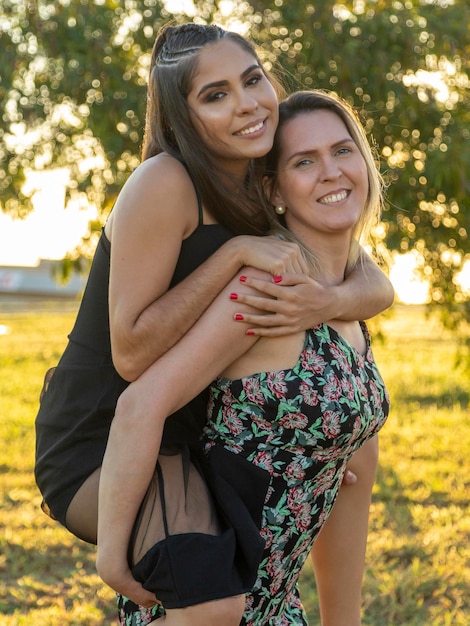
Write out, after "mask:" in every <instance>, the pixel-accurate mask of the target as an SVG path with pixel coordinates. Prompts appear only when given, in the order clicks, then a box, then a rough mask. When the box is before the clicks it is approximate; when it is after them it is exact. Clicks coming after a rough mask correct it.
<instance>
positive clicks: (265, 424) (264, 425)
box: [250, 413, 273, 431]
mask: <svg viewBox="0 0 470 626" xmlns="http://www.w3.org/2000/svg"><path fill="white" fill-rule="evenodd" d="M250 418H251V421H252V422H253V424H256V426H258V428H260V429H261V430H264V431H271V430H272V428H273V425H272V422H270V421H269V420H267V419H265V418H264V417H262V416H261V415H256V414H255V413H251V414H250Z"/></svg>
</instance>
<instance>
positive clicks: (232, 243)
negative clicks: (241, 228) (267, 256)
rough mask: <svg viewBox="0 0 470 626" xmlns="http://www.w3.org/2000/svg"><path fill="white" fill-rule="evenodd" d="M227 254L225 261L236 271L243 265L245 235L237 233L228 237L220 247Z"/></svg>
mask: <svg viewBox="0 0 470 626" xmlns="http://www.w3.org/2000/svg"><path fill="white" fill-rule="evenodd" d="M220 250H221V251H224V252H225V254H226V255H227V261H228V263H229V264H230V267H231V268H232V269H233V270H234V272H237V271H238V270H239V269H241V268H242V267H244V266H245V258H246V250H247V241H246V236H245V235H237V236H236V237H232V239H229V240H228V241H227V242H226V243H224V245H223V246H222V247H221V248H220Z"/></svg>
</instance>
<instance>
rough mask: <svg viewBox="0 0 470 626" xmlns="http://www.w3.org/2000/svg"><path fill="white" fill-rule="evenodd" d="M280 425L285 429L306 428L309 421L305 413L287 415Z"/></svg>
mask: <svg viewBox="0 0 470 626" xmlns="http://www.w3.org/2000/svg"><path fill="white" fill-rule="evenodd" d="M279 423H280V424H281V426H282V427H283V428H306V427H307V424H308V419H307V416H306V415H304V414H303V413H287V414H286V415H283V416H282V417H281V419H280V420H279Z"/></svg>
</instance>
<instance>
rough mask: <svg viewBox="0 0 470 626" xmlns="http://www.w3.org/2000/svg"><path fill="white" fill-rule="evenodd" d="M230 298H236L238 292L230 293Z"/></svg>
mask: <svg viewBox="0 0 470 626" xmlns="http://www.w3.org/2000/svg"><path fill="white" fill-rule="evenodd" d="M230 300H238V293H231V294H230Z"/></svg>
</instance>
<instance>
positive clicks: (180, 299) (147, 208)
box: [106, 155, 304, 380]
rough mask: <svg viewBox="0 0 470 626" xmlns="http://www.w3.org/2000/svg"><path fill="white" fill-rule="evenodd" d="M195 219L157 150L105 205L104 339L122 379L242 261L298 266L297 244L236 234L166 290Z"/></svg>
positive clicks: (183, 324)
mask: <svg viewBox="0 0 470 626" xmlns="http://www.w3.org/2000/svg"><path fill="white" fill-rule="evenodd" d="M197 223H198V209H197V199H196V195H195V191H194V187H193V184H192V182H191V180H190V179H189V176H188V175H187V173H186V170H185V169H184V168H183V166H182V165H181V164H180V163H178V162H177V161H175V159H172V158H170V157H168V156H165V155H159V156H158V157H154V158H153V159H149V160H148V161H146V162H144V163H143V164H142V165H141V166H140V167H139V168H137V170H136V171H135V172H134V174H133V175H132V176H131V177H130V179H129V180H128V182H127V183H126V185H125V186H124V188H123V190H122V192H121V194H120V196H119V199H118V201H117V203H116V205H115V207H114V209H113V212H112V213H111V216H110V218H109V220H108V223H107V225H106V234H107V236H108V238H109V239H110V240H111V272H110V290H109V294H110V296H109V305H110V329H111V343H112V350H113V360H114V363H115V366H116V369H117V370H118V372H119V373H120V374H121V376H123V377H124V378H125V379H127V380H135V379H136V378H137V377H138V376H139V375H140V374H141V373H142V372H143V371H144V370H145V369H146V368H147V367H148V366H149V365H151V364H152V363H153V362H154V361H156V360H157V359H158V358H159V357H160V356H161V355H162V354H164V353H165V352H166V351H167V350H168V349H169V348H170V347H171V346H173V345H174V344H175V343H176V342H177V341H178V340H179V339H180V338H181V337H182V336H183V335H184V333H185V332H187V331H188V330H189V328H191V326H192V325H193V324H194V322H195V321H196V320H197V319H198V318H199V317H200V315H201V314H202V312H203V311H204V310H205V309H206V308H207V306H208V305H209V304H210V303H211V302H212V300H213V299H214V298H215V296H216V295H217V294H218V293H219V292H220V290H221V289H222V288H223V287H224V286H225V285H226V284H227V282H228V281H229V280H230V279H231V278H232V277H233V276H234V274H235V273H236V272H237V271H238V270H239V269H240V268H241V267H242V266H243V265H245V264H248V265H253V266H256V267H258V268H259V269H263V270H266V271H268V272H271V273H273V274H276V273H280V272H286V271H287V272H302V271H304V262H303V259H302V257H301V255H300V252H299V250H298V248H297V246H295V245H293V244H288V243H286V242H281V241H279V240H277V239H272V238H269V239H268V238H258V237H257V238H254V237H248V236H244V237H236V238H234V239H232V240H230V241H228V242H227V243H226V244H224V245H223V246H222V247H221V248H220V249H219V250H218V251H217V252H216V253H215V254H214V255H213V256H212V257H211V258H210V259H209V260H208V261H206V262H205V263H204V264H203V265H201V266H200V267H199V268H198V269H197V270H196V271H195V272H193V273H192V274H191V275H190V276H189V277H188V278H186V279H185V280H183V281H182V282H181V283H180V284H179V285H177V286H176V287H174V288H173V289H171V290H170V291H168V288H169V285H170V282H171V279H172V276H173V273H174V269H175V266H176V263H177V260H178V256H179V253H180V248H181V243H182V241H183V239H184V238H186V237H188V236H189V235H190V234H191V233H192V232H193V231H194V229H195V228H196V226H197Z"/></svg>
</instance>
